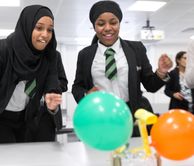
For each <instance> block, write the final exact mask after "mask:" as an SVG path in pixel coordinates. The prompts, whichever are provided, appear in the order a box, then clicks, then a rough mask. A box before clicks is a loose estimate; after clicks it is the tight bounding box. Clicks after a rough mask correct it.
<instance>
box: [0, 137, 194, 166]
mask: <svg viewBox="0 0 194 166" xmlns="http://www.w3.org/2000/svg"><path fill="white" fill-rule="evenodd" d="M130 143H131V144H132V145H133V146H134V147H136V146H140V144H141V142H140V139H139V138H136V139H131V141H130ZM111 165H112V164H111V154H110V152H104V151H98V150H95V149H92V148H90V147H87V146H85V145H84V144H83V143H81V142H73V143H67V142H64V143H59V142H53V143H49V142H45V143H21V144H1V145H0V166H111ZM123 166H130V164H127V165H126V164H125V165H124V164H123ZM144 166H145V165H144ZM162 166H194V158H190V159H188V160H185V161H180V162H177V161H170V160H167V159H164V158H162Z"/></svg>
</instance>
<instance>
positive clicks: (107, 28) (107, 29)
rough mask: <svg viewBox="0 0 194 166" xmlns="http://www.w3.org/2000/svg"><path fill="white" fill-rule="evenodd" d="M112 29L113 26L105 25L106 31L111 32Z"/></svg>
mask: <svg viewBox="0 0 194 166" xmlns="http://www.w3.org/2000/svg"><path fill="white" fill-rule="evenodd" d="M110 29H111V25H110V24H109V23H107V24H106V25H105V30H106V31H109V30H110Z"/></svg>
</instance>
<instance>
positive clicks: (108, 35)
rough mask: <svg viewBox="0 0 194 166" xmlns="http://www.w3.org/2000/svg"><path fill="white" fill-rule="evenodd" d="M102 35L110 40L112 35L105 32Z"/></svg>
mask: <svg viewBox="0 0 194 166" xmlns="http://www.w3.org/2000/svg"><path fill="white" fill-rule="evenodd" d="M103 36H104V38H105V39H107V40H110V39H112V38H113V36H114V35H113V34H105V35H103Z"/></svg>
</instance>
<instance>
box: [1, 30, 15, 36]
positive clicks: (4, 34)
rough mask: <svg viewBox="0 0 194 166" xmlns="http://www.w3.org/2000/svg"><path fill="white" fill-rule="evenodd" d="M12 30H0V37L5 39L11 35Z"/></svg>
mask: <svg viewBox="0 0 194 166" xmlns="http://www.w3.org/2000/svg"><path fill="white" fill-rule="evenodd" d="M13 31H14V30H13V29H0V36H1V37H6V36H8V35H9V34H11V33H12V32H13Z"/></svg>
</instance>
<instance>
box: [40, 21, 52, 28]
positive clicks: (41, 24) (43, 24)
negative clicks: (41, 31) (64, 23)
mask: <svg viewBox="0 0 194 166" xmlns="http://www.w3.org/2000/svg"><path fill="white" fill-rule="evenodd" d="M37 24H39V25H45V24H44V23H41V22H37V23H36V25H37ZM49 26H51V27H54V25H53V24H50V25H49Z"/></svg>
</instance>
